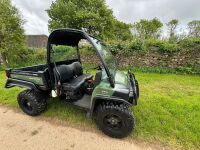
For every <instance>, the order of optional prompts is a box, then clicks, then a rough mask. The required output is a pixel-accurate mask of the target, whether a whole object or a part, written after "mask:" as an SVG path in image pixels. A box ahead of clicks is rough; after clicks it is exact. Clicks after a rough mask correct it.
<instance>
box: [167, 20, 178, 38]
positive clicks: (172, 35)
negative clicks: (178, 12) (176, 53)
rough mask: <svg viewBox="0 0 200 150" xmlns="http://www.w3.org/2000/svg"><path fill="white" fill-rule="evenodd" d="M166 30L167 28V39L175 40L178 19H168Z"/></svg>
mask: <svg viewBox="0 0 200 150" xmlns="http://www.w3.org/2000/svg"><path fill="white" fill-rule="evenodd" d="M166 25H167V27H168V30H169V40H171V41H173V40H176V38H177V36H176V29H177V26H178V20H177V19H172V20H171V21H169V22H168V23H167V24H166Z"/></svg>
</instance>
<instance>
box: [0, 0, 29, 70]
mask: <svg viewBox="0 0 200 150" xmlns="http://www.w3.org/2000/svg"><path fill="white" fill-rule="evenodd" d="M22 24H23V21H22V19H21V17H20V14H19V12H18V10H17V9H16V8H15V7H14V6H12V5H11V2H10V0H1V1H0V55H1V58H2V60H3V64H4V66H5V67H7V66H8V65H9V64H10V63H13V62H15V61H16V59H18V58H19V57H20V55H22V54H23V53H24V51H25V36H24V30H23V28H22Z"/></svg>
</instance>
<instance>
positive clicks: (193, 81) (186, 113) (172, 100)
mask: <svg viewBox="0 0 200 150" xmlns="http://www.w3.org/2000/svg"><path fill="white" fill-rule="evenodd" d="M136 77H137V79H138V80H139V84H140V95H141V96H140V99H139V103H138V106H136V107H132V110H133V112H134V114H135V117H136V121H137V122H136V129H135V132H134V133H133V134H132V135H131V137H130V138H133V139H139V140H143V141H150V142H155V141H159V142H161V143H163V144H166V145H170V146H172V147H175V148H180V149H200V77H199V76H192V75H171V74H154V73H136ZM5 80H6V78H5V75H4V73H3V72H0V103H2V104H6V105H9V106H13V107H18V105H17V102H16V97H17V94H18V93H19V92H20V91H21V90H22V89H19V88H12V89H4V84H5ZM44 116H48V117H56V118H59V119H62V120H66V121H68V122H71V123H74V124H85V125H86V126H90V125H94V123H93V121H89V120H87V119H86V117H85V113H84V112H83V111H81V110H79V109H77V108H75V107H71V106H69V105H67V104H65V103H64V102H62V101H60V100H58V99H51V100H50V102H49V106H48V111H46V112H45V113H44Z"/></svg>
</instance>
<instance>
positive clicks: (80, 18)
mask: <svg viewBox="0 0 200 150" xmlns="http://www.w3.org/2000/svg"><path fill="white" fill-rule="evenodd" d="M47 12H48V15H49V17H50V20H49V29H50V30H53V29H57V28H75V29H83V30H85V31H87V32H88V33H89V34H91V35H93V36H97V37H99V38H102V39H110V38H115V39H117V38H120V39H123V40H126V39H130V38H131V32H130V25H128V24H125V23H123V22H120V21H118V20H117V19H116V18H115V17H114V16H113V13H112V10H110V9H109V8H108V7H107V6H106V4H105V1H104V0H98V1H96V0H83V1H81V2H80V1H79V0H73V1H71V0H56V1H55V2H53V3H52V5H51V6H50V9H48V10H47ZM121 33H124V34H121ZM119 35H120V37H119Z"/></svg>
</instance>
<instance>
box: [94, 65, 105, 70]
mask: <svg viewBox="0 0 200 150" xmlns="http://www.w3.org/2000/svg"><path fill="white" fill-rule="evenodd" d="M93 69H95V70H102V69H103V65H102V64H99V65H98V66H97V67H95V68H93Z"/></svg>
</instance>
